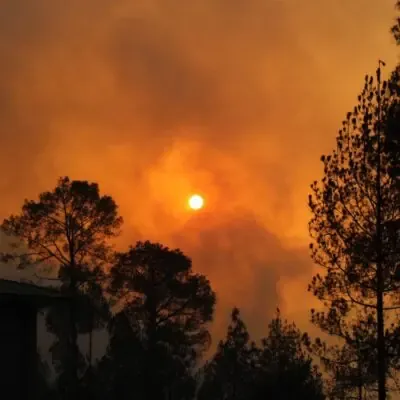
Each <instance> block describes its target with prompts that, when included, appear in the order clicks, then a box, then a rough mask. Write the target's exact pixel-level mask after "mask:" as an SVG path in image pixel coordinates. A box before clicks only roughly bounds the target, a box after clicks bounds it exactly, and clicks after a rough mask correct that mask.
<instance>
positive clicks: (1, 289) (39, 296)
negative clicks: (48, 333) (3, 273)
mask: <svg viewBox="0 0 400 400" xmlns="http://www.w3.org/2000/svg"><path fill="white" fill-rule="evenodd" d="M65 298H66V296H64V295H62V294H61V293H60V292H58V291H57V290H55V289H51V288H46V287H41V286H38V285H34V284H32V283H26V282H17V281H12V280H7V279H0V301H2V300H9V299H13V300H17V299H18V300H27V301H29V302H32V304H35V305H36V306H38V307H45V306H46V305H50V304H51V303H53V301H55V300H57V299H65Z"/></svg>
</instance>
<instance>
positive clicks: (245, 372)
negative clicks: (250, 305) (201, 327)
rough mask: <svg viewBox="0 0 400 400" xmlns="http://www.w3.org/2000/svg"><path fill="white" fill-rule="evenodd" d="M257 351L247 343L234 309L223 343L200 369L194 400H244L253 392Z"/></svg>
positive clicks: (247, 337) (248, 336)
mask: <svg viewBox="0 0 400 400" xmlns="http://www.w3.org/2000/svg"><path fill="white" fill-rule="evenodd" d="M258 352H259V350H258V349H257V348H256V345H255V344H254V343H253V342H251V341H250V335H249V333H248V331H247V328H246V325H245V324H244V322H243V321H242V319H241V318H240V312H239V309H237V308H234V309H233V310H232V313H231V323H230V325H229V326H228V332H227V336H226V338H225V340H223V341H221V342H220V343H219V345H218V348H217V351H216V353H215V355H214V357H213V358H212V359H211V361H209V362H208V363H206V365H205V366H204V368H203V374H202V375H203V383H202V385H201V388H200V391H199V394H198V399H199V400H203V399H204V400H206V399H210V400H241V399H248V398H249V395H250V394H251V393H252V391H253V390H254V376H255V372H256V363H257V360H258Z"/></svg>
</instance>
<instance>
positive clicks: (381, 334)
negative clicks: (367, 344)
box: [376, 63, 386, 400]
mask: <svg viewBox="0 0 400 400" xmlns="http://www.w3.org/2000/svg"><path fill="white" fill-rule="evenodd" d="M380 64H381V63H379V67H378V70H377V81H378V102H379V104H378V121H377V135H378V148H377V156H378V157H377V158H378V159H377V173H376V255H377V263H376V275H377V299H376V317H377V331H378V346H377V347H378V399H379V400H386V354H385V352H386V349H385V321H384V297H383V296H384V271H383V260H382V195H381V151H382V143H381V142H382V139H381V119H382V115H381V104H380V98H381V88H380V86H381V78H380V75H381V70H380Z"/></svg>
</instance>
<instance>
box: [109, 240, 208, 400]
mask: <svg viewBox="0 0 400 400" xmlns="http://www.w3.org/2000/svg"><path fill="white" fill-rule="evenodd" d="M110 277H111V285H110V290H111V293H112V294H113V295H114V296H115V298H116V299H117V307H120V308H121V312H120V313H117V315H116V318H118V319H119V321H120V322H124V321H125V322H124V324H122V326H123V327H124V330H123V331H118V330H114V331H113V332H112V337H113V340H114V344H116V342H118V335H119V334H123V333H121V332H126V326H127V325H126V324H127V322H128V323H129V326H130V328H131V330H132V331H133V333H134V337H133V338H132V340H138V339H139V343H140V346H139V347H138V346H137V345H135V346H136V351H137V354H138V357H137V358H139V359H140V362H141V368H140V374H141V382H142V384H143V385H144V389H143V391H144V392H145V398H146V399H149V400H150V399H151V400H154V399H157V400H158V399H163V398H166V396H167V395H168V396H169V397H168V398H170V399H175V398H178V397H177V393H179V392H181V389H182V385H184V386H185V387H186V385H187V381H188V377H189V376H190V375H191V374H192V373H193V372H194V368H195V366H196V363H197V361H198V359H199V357H200V356H201V354H202V352H203V351H204V350H205V349H206V348H207V346H208V344H209V337H210V335H209V332H208V323H209V322H210V321H211V320H212V316H213V311H214V305H215V294H214V292H213V291H212V289H211V287H210V284H209V282H208V280H207V279H206V278H205V277H204V276H203V275H201V274H198V273H195V272H194V271H193V270H192V263H191V260H190V259H189V258H188V257H186V256H185V255H184V254H183V253H182V252H181V251H180V250H178V249H176V250H171V249H169V248H168V247H165V246H163V245H161V244H159V243H151V242H149V241H146V242H138V243H137V244H136V246H134V247H131V248H130V249H129V251H128V252H126V253H120V254H119V255H118V257H117V263H116V264H115V266H114V267H113V268H112V269H111V272H110ZM121 313H123V314H121ZM135 338H136V339H135ZM119 343H121V341H120V340H119ZM109 350H110V353H109V354H108V355H109V357H110V358H111V359H112V358H114V359H115V358H117V357H119V355H121V352H120V353H119V355H118V354H117V352H116V351H113V350H116V347H114V348H112V347H110V349H109ZM140 354H142V355H143V357H140ZM122 356H123V354H122ZM136 361H137V360H136ZM180 398H182V399H183V398H184V397H180Z"/></svg>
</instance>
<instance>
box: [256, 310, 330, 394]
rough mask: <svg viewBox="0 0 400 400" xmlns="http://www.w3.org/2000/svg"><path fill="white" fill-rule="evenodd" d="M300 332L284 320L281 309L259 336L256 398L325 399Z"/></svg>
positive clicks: (320, 381)
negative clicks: (260, 336) (263, 334)
mask: <svg viewBox="0 0 400 400" xmlns="http://www.w3.org/2000/svg"><path fill="white" fill-rule="evenodd" d="M303 336H304V335H303V334H302V332H301V331H300V330H299V329H298V328H297V327H296V325H295V324H294V323H289V322H288V321H286V320H283V319H282V317H281V314H280V311H279V310H277V314H276V316H275V318H274V319H272V321H271V322H270V324H269V329H268V334H267V336H266V337H265V338H264V339H263V340H262V345H261V349H260V357H259V372H258V374H257V375H258V382H257V385H256V388H257V390H256V392H255V397H254V399H255V400H258V399H267V398H273V399H278V398H279V399H282V400H324V399H325V396H324V393H323V385H322V379H321V374H320V373H319V372H318V370H317V368H316V367H315V366H314V365H313V363H312V359H311V358H310V357H309V355H308V353H307V349H306V348H305V347H304V344H303Z"/></svg>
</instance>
